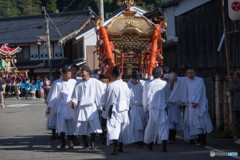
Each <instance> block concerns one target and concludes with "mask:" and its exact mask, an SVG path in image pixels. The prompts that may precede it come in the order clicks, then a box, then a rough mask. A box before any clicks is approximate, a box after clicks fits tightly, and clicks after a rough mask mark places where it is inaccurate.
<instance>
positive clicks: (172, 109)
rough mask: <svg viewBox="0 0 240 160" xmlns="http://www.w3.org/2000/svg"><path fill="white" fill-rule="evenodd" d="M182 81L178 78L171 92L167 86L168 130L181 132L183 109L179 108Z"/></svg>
mask: <svg viewBox="0 0 240 160" xmlns="http://www.w3.org/2000/svg"><path fill="white" fill-rule="evenodd" d="M183 86H184V85H183V79H182V78H180V77H179V78H178V80H177V81H175V82H174V88H173V90H170V84H169V95H168V100H167V105H168V119H169V129H173V130H177V131H183V128H184V125H183V109H182V108H179V105H181V104H182V102H181V93H182V91H183V90H184V88H183Z"/></svg>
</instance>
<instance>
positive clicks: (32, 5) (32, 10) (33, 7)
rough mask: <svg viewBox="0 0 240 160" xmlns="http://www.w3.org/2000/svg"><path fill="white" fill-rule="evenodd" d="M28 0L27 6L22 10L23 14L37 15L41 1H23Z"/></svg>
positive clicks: (39, 11) (39, 12)
mask: <svg viewBox="0 0 240 160" xmlns="http://www.w3.org/2000/svg"><path fill="white" fill-rule="evenodd" d="M25 2H28V5H29V7H28V8H24V9H23V11H22V14H23V15H37V14H41V8H40V7H41V5H42V2H41V1H40V0H28V1H25Z"/></svg>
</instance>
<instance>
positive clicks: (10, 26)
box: [0, 11, 93, 44]
mask: <svg viewBox="0 0 240 160" xmlns="http://www.w3.org/2000/svg"><path fill="white" fill-rule="evenodd" d="M92 15H93V13H92V11H77V12H63V13H55V14H49V16H50V17H51V19H52V20H53V22H54V23H55V25H56V26H57V28H58V29H59V30H60V33H61V34H62V36H63V37H64V36H66V35H68V34H70V33H72V32H74V31H76V30H78V29H80V28H81V27H82V26H83V25H84V24H85V23H86V22H87V21H88V20H89V19H90V18H91V17H92ZM45 26H46V24H45V17H44V15H43V14H42V15H32V16H19V17H9V18H0V44H5V43H9V44H16V43H35V42H36V39H37V36H42V35H45V32H46V28H45ZM49 26H50V27H49V30H50V31H49V32H50V40H51V41H58V40H59V39H60V38H61V36H60V35H59V33H58V32H57V30H56V28H55V27H54V25H53V24H52V22H51V21H49Z"/></svg>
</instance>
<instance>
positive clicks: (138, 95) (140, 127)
mask: <svg viewBox="0 0 240 160" xmlns="http://www.w3.org/2000/svg"><path fill="white" fill-rule="evenodd" d="M144 82H145V81H143V80H140V82H139V83H138V84H136V85H134V84H133V83H132V82H131V80H129V81H128V83H127V84H128V87H129V89H130V111H129V118H130V125H131V141H132V143H135V142H140V141H141V142H142V141H143V138H144V131H145V127H146V113H145V112H144V108H143V103H142V93H143V86H144Z"/></svg>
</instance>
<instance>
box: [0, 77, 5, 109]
mask: <svg viewBox="0 0 240 160" xmlns="http://www.w3.org/2000/svg"><path fill="white" fill-rule="evenodd" d="M3 85H4V82H3V79H2V76H0V105H1V108H5V98H4V93H3Z"/></svg>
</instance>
